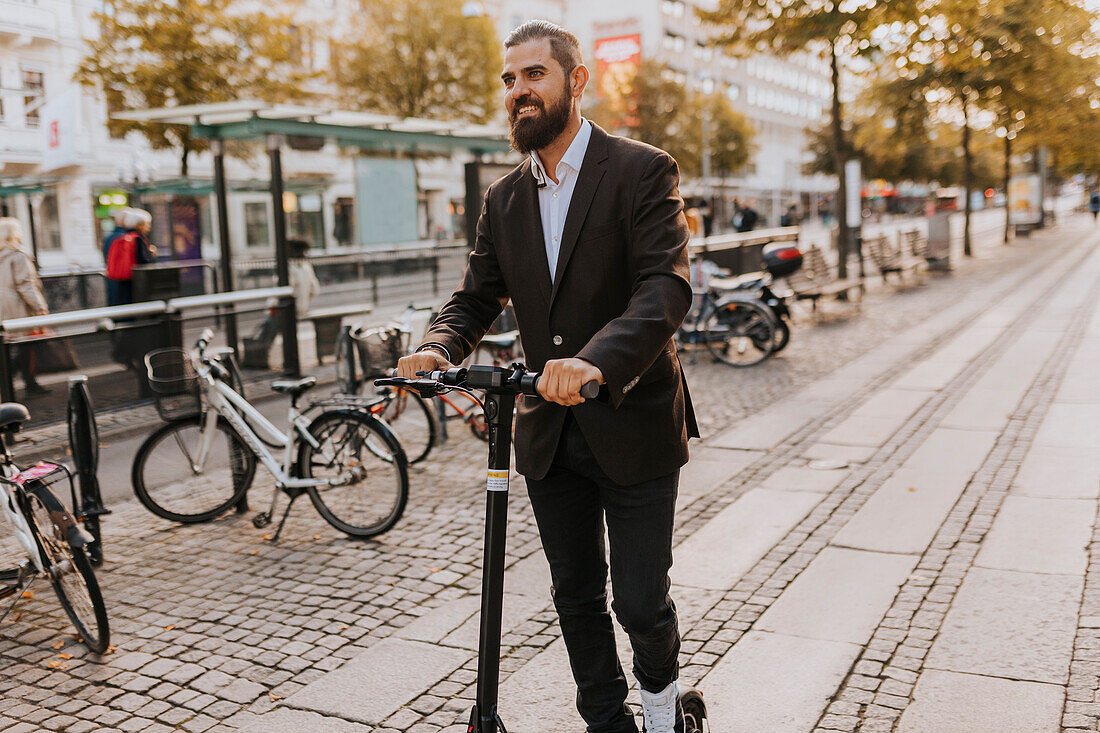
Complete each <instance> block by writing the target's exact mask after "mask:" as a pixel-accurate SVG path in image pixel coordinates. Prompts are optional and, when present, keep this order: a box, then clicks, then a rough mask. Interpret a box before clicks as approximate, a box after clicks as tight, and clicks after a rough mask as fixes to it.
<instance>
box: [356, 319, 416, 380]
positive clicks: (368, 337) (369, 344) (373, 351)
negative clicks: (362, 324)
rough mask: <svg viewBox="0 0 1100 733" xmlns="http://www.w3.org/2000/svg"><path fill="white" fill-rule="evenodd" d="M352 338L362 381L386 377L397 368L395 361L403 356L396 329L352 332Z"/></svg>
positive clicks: (399, 332)
mask: <svg viewBox="0 0 1100 733" xmlns="http://www.w3.org/2000/svg"><path fill="white" fill-rule="evenodd" d="M353 337H354V338H355V345H356V347H357V348H358V349H359V362H360V364H362V365H363V378H364V379H373V378H375V377H388V376H389V375H390V372H391V371H392V370H394V369H396V368H397V360H398V359H400V358H401V357H402V356H404V351H405V350H404V348H403V347H402V344H401V331H400V330H398V329H396V328H372V329H370V330H368V331H358V332H353Z"/></svg>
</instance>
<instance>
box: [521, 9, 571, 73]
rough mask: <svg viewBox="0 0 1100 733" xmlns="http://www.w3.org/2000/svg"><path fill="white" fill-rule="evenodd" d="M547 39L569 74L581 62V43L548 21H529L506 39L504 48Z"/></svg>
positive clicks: (554, 54)
mask: <svg viewBox="0 0 1100 733" xmlns="http://www.w3.org/2000/svg"><path fill="white" fill-rule="evenodd" d="M540 38H546V39H548V40H549V41H550V53H551V55H552V56H553V57H554V60H555V61H557V62H558V63H559V64H561V68H563V69H564V70H565V73H566V74H568V73H570V72H571V71H573V69H575V68H577V67H578V66H579V65H580V64H581V63H582V62H581V43H580V41H578V40H577V37H576V36H574V35H573V34H572V33H570V32H569V31H567V30H565V29H564V28H562V27H561V26H560V25H555V24H554V23H551V22H550V21H548V20H529V21H527V22H526V23H524V24H523V25H521V26H519V27H518V28H516V29H515V30H514V31H512V32H511V33H509V34H508V38H506V39H504V47H505V48H511V47H512V46H518V45H520V44H521V43H527V42H528V41H537V40H539V39H540Z"/></svg>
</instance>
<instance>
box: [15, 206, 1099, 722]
mask: <svg viewBox="0 0 1100 733" xmlns="http://www.w3.org/2000/svg"><path fill="white" fill-rule="evenodd" d="M987 213H988V216H989V220H990V223H992V222H993V217H994V216H1003V214H1002V213H1000V212H987ZM976 231H977V232H978V235H977V237H976V240H975V257H973V258H970V259H964V258H962V257H961V256H959V254H958V253H955V254H954V255H953V258H952V262H953V265H954V271H953V272H952V273H950V274H948V275H935V276H932V275H925V276H924V278H923V282H921V283H920V284H914V283H912V282H911V283H910V284H909V285H907V286H905V287H898V286H896V285H894V284H889V285H886V284H882V283H881V282H879V279H878V277H877V274H876V276H874V277H872V278H870V280H869V290H868V293H867V295H866V297H865V298H864V299H863V301H862V302H860V303H845V302H822V304H821V305H820V307H819V312H818V313H817V314H816V315H814V314H812V313H811V312H810V309H809V306H808V304H807V305H802V306H800V309H799V311H798V314H797V315H798V318H797V320H796V322H795V324H794V325H793V327H792V338H791V344H790V346H789V347H788V348H787V349H786V350H784V351H783V352H782V353H781V354H779V355H777V356H775V357H773V358H771V359H769V360H767V361H765V362H763V363H762V364H760V365H759V366H757V367H754V368H750V369H742V370H734V369H730V368H729V367H726V366H724V365H721V364H718V363H714V362H712V360H711V359H710V357H709V355H708V354H706V353H705V352H701V353H699V354H697V355H696V354H693V353H687V354H682V355H681V360H682V361H683V363H684V366H685V369H686V371H687V375H688V380H689V383H690V387H691V393H692V396H693V399H694V402H695V405H696V410H697V412H698V413H699V418H700V427H701V430H702V433H703V438H702V439H701V440H699V441H694V442H693V444H692V452H693V456H692V460H691V462H690V463H689V464H688V466H687V467H686V468H685V469H684V471H683V474H682V477H681V482H680V496H679V499H678V516H677V521H678V523H677V530H676V539H675V542H676V544H675V552H676V555H675V566H674V568H673V572H672V581H673V589H672V591H671V593H672V596H673V598H674V599H675V601H676V604H677V608H678V612H679V617H680V630H681V634H682V637H683V640H684V641H683V647H682V651H681V656H680V662H681V684H682V685H684V684H686V685H693V686H696V687H698V688H699V689H701V690H702V691H703V694H704V696H705V698H706V700H707V703H708V707H709V712H710V727H711V730H714V731H716V732H721V733H734V732H741V731H745V732H754V733H755V732H761V731H769V732H770V731H783V732H785V731H791V732H802V731H806V732H808V731H815V732H817V731H855V730H861V731H867V732H869V733H870V732H875V731H894V730H897V731H903V732H905V733H920V732H925V731H1057V730H1060V729H1061V730H1093V731H1095V730H1097V729H1098V722H1100V691H1098V688H1100V554H1094V548H1095V550H1096V551H1097V553H1100V534H1098V532H1100V524H1098V520H1097V509H1098V504H1097V502H1098V499H1100V390H1098V388H1097V386H1096V378H1095V375H1096V366H1095V365H1096V364H1097V362H1098V361H1100V308H1098V305H1100V227H1096V226H1095V225H1094V223H1093V220H1092V218H1091V217H1077V218H1068V219H1067V220H1066V221H1065V222H1064V223H1062V224H1061V225H1060V226H1058V227H1056V228H1054V229H1049V230H1043V231H1038V232H1036V233H1034V234H1033V235H1032V236H1031V237H1029V238H1020V239H1017V240H1016V241H1015V242H1014V243H1013V245H1011V246H1009V247H1005V246H1002V245H1001V244H1000V240H1001V233H1000V230H999V229H995V228H993V227H992V226H978V227H977V228H976ZM267 405H268V406H270V407H271V409H268V407H266V406H265V412H272V411H274V412H276V413H278V412H279V411H281V409H282V407H283V405H284V403H283V402H281V401H278V402H270V403H267ZM30 438H31V440H32V441H34V439H35V437H34V436H33V435H32V436H30ZM139 440H140V438H133V437H129V438H125V439H122V438H120V439H119V440H118V441H114V440H113V439H111V438H110V437H109V436H108V437H107V438H106V442H107V444H108V445H107V446H106V447H105V449H104V450H105V453H109V455H108V456H107V457H106V458H105V465H104V467H103V468H102V469H101V472H100V481H101V483H103V484H104V487H105V489H104V490H105V494H107V495H108V496H109V497H111V500H112V501H111V506H112V509H113V512H114V513H113V514H111V515H110V516H109V517H107V518H106V520H105V530H104V543H105V552H106V556H107V561H106V563H105V564H104V566H103V568H102V569H101V570H99V571H97V575H98V577H99V579H100V583H101V585H102V586H103V590H104V594H105V597H106V601H107V604H108V612H109V614H110V618H111V624H112V641H113V642H114V645H115V649H114V650H113V651H112V652H111V653H108V654H106V655H103V656H102V657H99V656H97V655H93V654H91V653H89V652H88V651H87V650H86V649H85V648H84V647H83V646H82V645H81V644H80V643H79V642H77V641H76V640H75V638H74V637H73V634H72V627H71V626H70V625H69V622H68V619H67V618H66V617H65V616H64V614H63V612H62V611H61V609H60V606H59V605H58V603H57V600H56V598H55V597H54V596H53V594H52V592H51V590H50V589H49V587H48V586H47V585H46V584H45V583H43V582H41V581H40V582H38V583H36V584H35V586H33V597H32V598H26V599H23V600H21V601H20V602H19V603H18V605H17V606H16V608H15V610H14V611H13V612H12V614H11V615H10V616H8V618H7V619H6V620H4V621H3V622H0V730H2V731H6V732H8V733H24V732H29V731H37V730H65V731H74V732H76V733H81V732H84V731H96V730H104V731H116V730H121V731H149V732H155V731H170V730H185V731H192V732H195V733H197V732H199V731H208V730H209V731H219V732H220V731H247V732H248V733H278V732H280V731H287V732H290V731H323V732H326V733H327V732H329V731H331V732H333V733H368V732H370V731H373V732H375V733H393V732H395V731H408V732H409V733H428V732H433V731H445V732H446V733H457V732H459V731H465V730H466V727H465V723H466V719H467V717H468V714H469V708H470V705H471V703H472V700H473V695H474V691H473V683H474V681H475V677H476V648H477V610H478V592H479V589H480V582H481V576H480V570H479V566H480V563H481V541H482V534H483V494H484V444H483V443H481V442H479V441H477V440H476V439H474V438H473V437H472V436H471V435H469V433H468V431H465V430H460V429H457V428H453V429H452V430H451V440H450V441H449V442H448V443H447V444H446V446H444V447H443V449H442V450H438V451H433V453H432V454H431V457H430V458H429V459H428V460H427V461H426V463H425V465H424V466H423V467H419V466H418V467H414V468H412V469H411V470H410V479H411V484H412V488H411V497H410V502H409V506H408V509H407V510H406V513H405V515H404V517H403V518H402V520H401V521H400V522H399V523H398V525H397V526H396V527H395V528H394V529H393V530H391V531H390V532H388V533H387V534H384V535H382V536H381V537H379V538H377V539H376V540H374V541H365V542H364V541H352V540H348V539H346V538H345V537H344V536H343V535H341V534H340V533H338V532H337V531H336V530H334V529H333V528H331V527H330V526H329V525H328V524H326V523H325V522H324V521H323V520H322V519H321V518H320V517H319V516H318V515H317V513H316V511H315V510H314V509H313V507H312V506H311V505H309V504H308V502H304V501H303V502H299V503H298V504H296V505H295V510H294V511H293V512H292V513H291V516H290V519H289V520H288V522H287V526H286V528H285V530H284V531H283V534H282V536H281V537H280V539H279V540H278V542H276V543H272V542H270V541H268V540H266V539H265V537H264V535H265V532H269V531H271V530H259V529H255V528H254V527H253V526H252V523H251V522H250V518H251V513H249V514H245V515H238V514H229V515H226V516H224V517H222V518H221V519H219V520H216V521H214V522H212V523H210V524H204V525H190V526H179V525H175V524H172V523H169V522H167V521H164V520H161V519H159V518H157V517H154V516H153V515H151V514H150V513H149V512H148V511H146V510H145V509H144V508H143V507H142V506H141V505H140V504H138V503H137V502H136V500H134V499H132V498H130V497H131V494H130V493H129V489H128V487H129V466H128V462H127V458H126V455H127V454H131V455H132V451H133V450H134V447H136V444H137V442H138V441H139ZM19 450H20V446H19V445H17V446H16V457H17V459H18V457H19V454H18V451H19ZM271 490H272V486H271V482H270V479H269V477H267V476H266V475H264V474H262V471H261V473H259V474H258V475H257V479H256V482H255V484H254V487H253V489H252V490H251V492H250V500H251V507H252V510H253V512H255V511H257V510H258V509H260V508H266V503H267V502H268V501H269V500H270V494H271ZM509 522H510V524H509V550H508V562H509V569H508V572H507V575H506V580H505V582H506V598H505V611H504V632H505V633H504V638H503V645H502V653H501V657H502V659H501V666H502V683H501V694H500V714H501V717H502V719H503V721H504V723H505V724H506V726H507V728H508V730H509V731H510V732H511V733H546V732H548V731H553V732H555V733H556V732H557V731H570V732H572V731H580V730H583V723H582V722H581V720H580V718H579V716H578V715H577V713H576V710H575V708H574V695H575V691H574V688H573V683H572V680H571V677H570V673H569V667H568V663H567V659H566V655H565V650H564V645H563V642H562V640H561V637H560V631H559V629H558V627H557V623H556V614H555V613H554V611H553V606H552V604H551V602H550V598H549V573H548V570H547V568H546V563H545V560H544V559H543V557H542V552H541V549H540V547H539V541H538V536H537V532H536V529H535V525H534V520H533V518H532V517H531V512H530V507H529V504H528V501H527V498H526V495H525V491H524V488H523V481H522V479H521V478H520V477H518V476H516V475H515V474H514V472H513V479H512V492H511V505H510V516H509ZM16 557H17V556H16V554H15V545H14V542H13V541H12V540H11V538H10V537H8V536H7V535H4V536H0V567H6V566H10V565H12V564H14V562H15V560H16ZM620 652H621V656H622V659H623V666H624V668H625V669H627V670H628V672H629V669H630V653H629V648H628V646H627V645H626V642H625V637H623V638H622V645H621V647H620ZM631 680H632V678H631ZM632 681H633V680H632ZM632 701H633V702H634V703H635V704H636V703H637V693H636V692H635V693H633V694H632Z"/></svg>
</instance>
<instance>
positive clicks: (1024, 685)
mask: <svg viewBox="0 0 1100 733" xmlns="http://www.w3.org/2000/svg"><path fill="white" fill-rule="evenodd" d="M1061 717H1062V689H1061V688H1060V687H1059V686H1057V685H1050V684H1040V683H1037V682H1023V681H1019V680H1007V679H1001V678H997V677H985V676H982V675H976V674H958V673H955V672H943V671H940V670H935V669H929V670H926V671H925V672H924V674H922V675H921V678H920V680H919V681H918V682H917V687H916V689H915V690H914V691H913V702H912V704H910V705H909V707H908V708H906V710H905V712H904V713H903V714H902V716H901V721H900V722H899V724H898V733H927V732H928V731H939V730H944V731H946V730H950V731H952V732H953V733H988V732H989V731H1029V732H1034V733H1041V732H1042V731H1051V732H1052V733H1053V732H1054V731H1058V730H1060V725H1059V724H1060V721H1061Z"/></svg>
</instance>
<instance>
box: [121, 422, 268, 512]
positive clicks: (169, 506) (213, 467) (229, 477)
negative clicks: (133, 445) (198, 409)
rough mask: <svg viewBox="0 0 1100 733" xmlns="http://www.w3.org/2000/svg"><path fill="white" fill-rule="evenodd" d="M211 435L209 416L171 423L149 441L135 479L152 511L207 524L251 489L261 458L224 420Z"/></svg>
mask: <svg viewBox="0 0 1100 733" xmlns="http://www.w3.org/2000/svg"><path fill="white" fill-rule="evenodd" d="M206 433H207V427H206V420H205V418H204V417H202V416H198V415H196V416H195V417H189V418H185V419H183V420H176V421H174V422H171V423H168V424H167V425H164V426H162V427H161V428H159V429H158V430H156V431H155V432H154V433H153V434H152V435H150V436H149V437H148V438H146V439H145V442H144V443H142V445H141V447H140V448H138V451H137V455H136V456H134V468H133V472H132V475H131V478H132V480H133V484H134V493H135V494H136V495H137V498H138V499H139V500H140V501H141V503H142V504H144V505H145V508H146V509H148V510H149V511H151V512H152V513H153V514H156V515H157V516H158V517H164V518H165V519H170V520H172V521H173V522H181V523H183V524H191V523H194V522H206V521H209V520H211V519H213V518H214V517H217V516H218V515H220V514H222V513H224V512H225V511H226V510H228V509H229V508H230V507H232V506H233V505H234V504H236V503H237V501H238V500H239V499H240V498H241V497H243V496H244V494H245V492H247V491H248V487H249V486H250V485H251V484H252V478H253V476H255V473H256V456H255V455H254V454H253V453H252V451H251V450H250V449H249V448H248V447H247V446H246V445H245V444H244V442H243V441H242V440H241V439H240V437H238V436H237V433H236V432H235V431H234V430H233V428H231V427H230V426H229V424H228V423H226V422H225V421H224V420H222V419H220V418H219V419H218V421H217V422H216V423H214V434H213V435H206ZM204 438H208V439H209V440H208V441H204ZM204 443H205V444H206V454H205V456H203V455H202V450H203V446H204ZM200 458H201V459H202V460H201V463H200V462H199V461H200Z"/></svg>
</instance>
